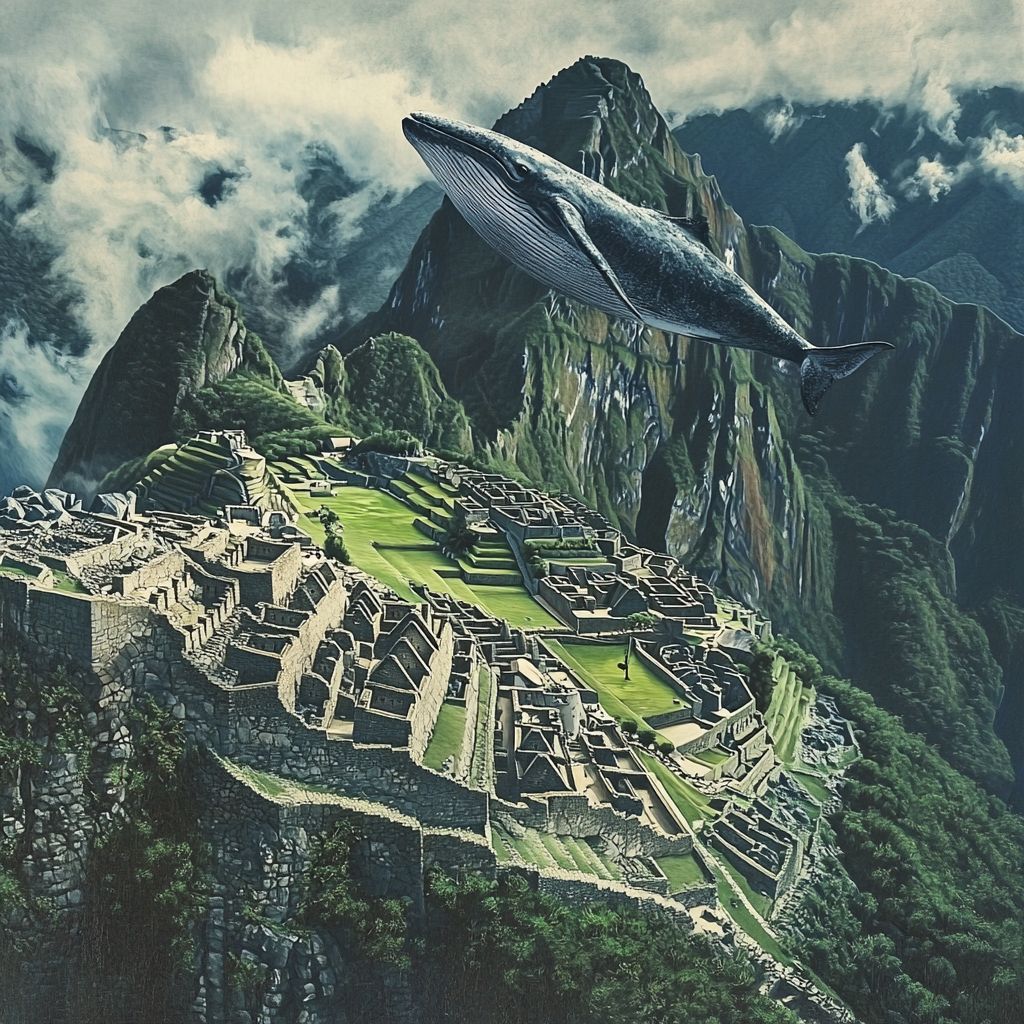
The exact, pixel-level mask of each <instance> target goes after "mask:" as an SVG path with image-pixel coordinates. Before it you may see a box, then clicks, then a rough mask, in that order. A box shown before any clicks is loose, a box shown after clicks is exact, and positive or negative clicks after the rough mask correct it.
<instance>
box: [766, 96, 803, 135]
mask: <svg viewBox="0 0 1024 1024" xmlns="http://www.w3.org/2000/svg"><path fill="white" fill-rule="evenodd" d="M804 120H805V118H804V117H803V115H800V114H794V113H793V104H792V103H783V104H782V106H780V107H770V108H769V109H768V110H767V111H766V112H765V115H764V126H765V128H767V129H768V134H769V135H770V136H771V140H772V142H777V141H778V140H779V139H780V138H781V137H782V136H783V135H785V134H787V133H788V132H793V131H796V129H797V128H799V127H800V125H802V124H803V123H804Z"/></svg>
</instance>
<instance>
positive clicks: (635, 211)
mask: <svg viewBox="0 0 1024 1024" xmlns="http://www.w3.org/2000/svg"><path fill="white" fill-rule="evenodd" d="M402 130H403V131H404V133H405V136H406V138H407V139H408V140H409V142H410V143H412V145H413V147H414V148H415V149H416V151H417V152H418V153H419V155H420V156H421V157H422V159H423V161H424V163H425V164H426V165H427V167H428V168H429V169H430V171H431V173H432V174H433V175H434V177H435V178H436V179H437V181H438V183H439V184H440V185H441V187H442V188H443V189H444V191H445V193H446V194H447V195H448V198H449V199H450V200H451V201H452V203H453V204H454V206H455V208H456V209H457V210H458V211H459V213H461V214H462V216H463V217H464V218H465V219H466V220H467V221H468V223H469V224H470V226H471V227H472V228H473V229H474V230H475V231H476V232H477V234H478V235H480V237H481V238H482V239H483V240H484V241H485V242H487V244H488V245H490V246H491V247H492V248H494V249H496V250H497V251H498V252H499V253H501V255H502V256H504V257H505V258H506V259H507V260H509V261H510V262H511V263H513V264H515V265H516V266H517V267H519V268H520V269H521V270H524V271H525V272H526V273H528V274H530V275H531V276H532V277H534V278H536V279H537V280H538V281H540V282H541V283H542V284H544V285H546V286H547V287H548V288H552V289H554V290H555V291H558V292H561V293H563V294H564V295H567V296H569V298H572V299H575V300H577V301H578V302H582V303H585V304H587V305H589V306H593V307H595V308H596V309H599V310H602V311H603V312H605V313H608V314H609V315H611V316H614V317H618V318H621V319H625V320H633V321H636V322H638V323H641V324H646V325H648V326H650V327H654V328H658V329H660V330H664V331H670V332H672V333H674V334H683V335H688V336H690V337H693V338H700V339H702V340H704V341H708V342H712V343H714V344H718V345H728V346H732V347H735V348H745V349H751V350H753V351H755V352H764V353H765V354H767V355H769V356H771V357H773V358H775V359H783V360H788V361H790V362H793V363H796V364H798V365H799V367H800V393H801V397H802V398H803V402H804V406H805V407H806V408H807V411H808V412H809V413H810V414H811V415H812V416H813V415H814V414H815V413H816V412H817V411H818V406H819V405H820V403H821V399H822V397H823V396H824V395H825V392H827V391H828V389H829V388H830V387H831V386H832V384H833V383H834V382H835V381H836V380H839V379H841V378H843V377H847V376H849V375H850V374H851V373H853V372H854V371H855V370H856V369H857V368H858V367H860V366H861V365H862V364H863V363H865V362H866V361H867V360H868V359H870V358H871V357H872V356H873V355H875V353H877V352H881V351H883V350H884V349H891V348H892V347H893V346H892V345H890V344H889V343H888V342H885V341H863V342H858V343H856V344H853V345H834V346H828V347H823V348H819V347H816V346H814V345H812V344H810V342H808V341H806V340H805V339H804V338H802V337H801V336H800V335H799V334H798V333H797V332H796V331H795V330H793V328H792V327H791V326H790V325H789V324H787V323H786V321H785V320H783V318H782V317H781V316H779V314H778V313H776V312H775V310H774V309H772V307H771V306H769V305H768V303H767V302H765V301H764V300H763V299H762V298H761V297H760V296H759V295H758V294H757V293H756V292H755V291H754V290H753V288H751V287H750V286H749V285H748V284H747V283H746V282H745V281H744V280H743V279H742V278H741V277H740V276H739V275H738V274H736V273H734V272H733V271H732V270H731V269H729V267H727V266H726V264H725V263H723V262H722V261H721V260H720V259H719V258H718V257H717V256H716V255H715V254H714V253H713V252H711V250H710V249H708V248H707V246H705V245H703V244H702V243H701V242H700V241H699V240H698V238H697V237H695V234H694V232H693V231H692V229H687V227H685V226H684V225H683V223H681V222H680V221H678V220H676V219H674V218H671V217H669V216H667V215H666V214H663V213H661V212H660V211H658V210H653V209H648V208H646V207H641V206H634V205H633V204H632V203H629V202H627V201H626V200H625V199H623V198H622V197H621V196H618V195H616V194H615V193H614V192H612V191H611V189H608V188H605V187H604V186H603V185H601V184H600V183H599V182H596V181H594V180H593V179H592V178H588V177H587V176H586V175H584V174H580V173H579V172H578V171H574V170H573V169H572V168H570V167H567V166H566V165H565V164H563V163H561V162H560V161H558V160H555V159H553V158H552V157H550V156H548V155H547V154H545V153H542V152H540V151H539V150H536V149H533V148H532V147H530V146H527V145H524V144H523V143H521V142H518V141H516V140H515V139H511V138H509V137H508V136H506V135H502V134H501V133H499V132H495V131H489V130H488V129H486V128H478V127H476V126H475V125H471V124H465V123H463V122H461V121H454V120H451V119H449V118H446V117H439V116H437V115H434V114H424V113H414V114H410V115H409V116H408V117H406V118H404V119H403V121H402Z"/></svg>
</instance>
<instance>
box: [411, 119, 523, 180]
mask: <svg viewBox="0 0 1024 1024" xmlns="http://www.w3.org/2000/svg"><path fill="white" fill-rule="evenodd" d="M468 127H469V126H467V128H468ZM402 132H403V133H404V135H405V137H406V138H407V139H408V140H409V142H411V143H412V145H413V147H414V148H415V149H416V151H417V152H418V153H419V154H420V156H422V157H423V158H424V160H426V159H427V158H426V154H425V152H424V150H425V149H427V148H430V147H436V146H448V147H451V148H453V149H460V150H462V151H463V153H464V155H465V156H469V157H475V158H476V159H478V160H479V159H484V160H491V161H493V162H494V163H495V164H496V165H497V166H498V167H499V168H502V164H501V161H500V160H498V159H497V158H496V157H495V156H494V155H493V154H492V153H488V152H487V150H486V149H482V148H481V147H480V146H478V145H476V144H474V143H473V142H472V141H471V140H470V139H469V138H467V137H466V135H467V133H464V132H460V130H459V125H458V124H457V122H454V121H449V120H448V119H447V118H443V117H437V116H436V115H434V114H424V113H419V112H413V113H411V114H407V115H406V116H405V117H403V118H402ZM429 163H430V162H429V160H428V161H427V164H428V166H429ZM502 169H503V168H502ZM431 170H433V168H431Z"/></svg>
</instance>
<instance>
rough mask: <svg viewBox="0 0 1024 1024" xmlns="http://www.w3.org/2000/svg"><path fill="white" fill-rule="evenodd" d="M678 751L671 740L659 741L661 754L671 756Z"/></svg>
mask: <svg viewBox="0 0 1024 1024" xmlns="http://www.w3.org/2000/svg"><path fill="white" fill-rule="evenodd" d="M675 749H676V745H675V744H674V743H673V742H672V741H671V740H658V752H659V753H661V754H671V753H672V751H673V750H675Z"/></svg>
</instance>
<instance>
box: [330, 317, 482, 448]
mask: <svg viewBox="0 0 1024 1024" xmlns="http://www.w3.org/2000/svg"><path fill="white" fill-rule="evenodd" d="M345 370H346V374H347V378H348V380H347V384H346V386H345V402H346V403H347V406H348V410H347V412H348V415H347V417H346V419H347V422H349V423H351V425H352V429H353V431H354V432H355V433H356V434H359V435H360V436H364V437H365V436H366V435H369V434H380V433H381V432H383V431H398V432H403V433H405V434H406V435H407V436H411V437H413V438H415V439H417V440H418V442H419V443H420V444H422V445H426V446H427V447H429V448H447V449H454V450H456V451H466V452H468V451H472V449H473V442H472V436H471V434H470V428H469V420H468V419H467V417H466V413H465V410H464V409H463V407H462V405H461V404H460V403H459V402H456V401H454V400H453V399H452V398H451V396H450V395H449V394H448V392H447V390H446V389H445V386H444V384H443V383H442V382H441V375H440V374H439V373H438V370H437V367H436V366H435V365H434V361H433V360H432V359H431V358H430V356H429V355H427V353H426V352H425V351H424V350H423V348H422V347H421V346H420V345H419V344H418V343H417V342H416V341H414V340H413V339H412V338H409V337H407V336H405V335H402V334H382V335H378V336H376V337H373V338H370V339H369V340H368V341H366V342H365V343H364V344H362V345H360V346H359V347H358V348H357V349H355V350H354V351H352V352H351V353H349V355H348V356H346V357H345ZM396 454H397V453H396Z"/></svg>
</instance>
